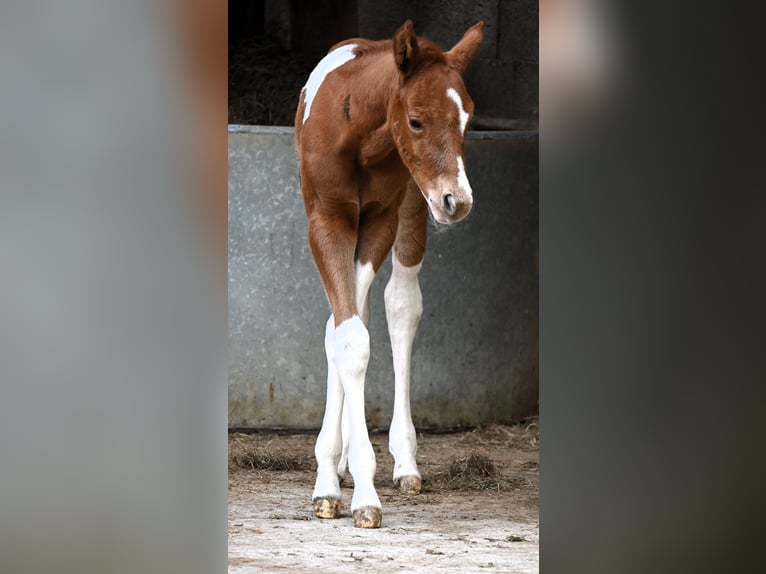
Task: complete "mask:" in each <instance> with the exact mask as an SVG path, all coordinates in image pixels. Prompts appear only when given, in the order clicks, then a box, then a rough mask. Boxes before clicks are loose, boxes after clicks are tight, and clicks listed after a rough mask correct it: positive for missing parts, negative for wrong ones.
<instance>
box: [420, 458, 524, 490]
mask: <svg viewBox="0 0 766 574" xmlns="http://www.w3.org/2000/svg"><path fill="white" fill-rule="evenodd" d="M502 470H503V468H502V465H500V464H497V463H495V462H494V461H493V460H492V459H490V458H489V457H488V456H487V455H485V454H483V453H481V452H472V453H471V454H469V455H468V456H464V457H459V458H456V459H454V460H453V461H452V463H451V464H450V465H449V468H448V469H447V470H443V471H441V472H436V473H434V474H433V475H431V476H430V477H428V478H426V480H425V482H424V485H423V488H424V490H425V491H430V492H434V491H438V490H498V491H500V490H518V489H519V488H521V487H522V486H524V485H525V484H526V481H525V479H524V478H522V477H518V476H506V475H505V474H504V473H503V471H502Z"/></svg>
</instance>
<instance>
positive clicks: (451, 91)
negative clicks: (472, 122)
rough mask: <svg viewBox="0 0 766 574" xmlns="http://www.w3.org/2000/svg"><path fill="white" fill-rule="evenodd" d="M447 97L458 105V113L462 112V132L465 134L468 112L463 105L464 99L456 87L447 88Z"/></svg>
mask: <svg viewBox="0 0 766 574" xmlns="http://www.w3.org/2000/svg"><path fill="white" fill-rule="evenodd" d="M447 97H448V98H449V99H450V100H452V101H453V102H455V105H456V106H457V111H458V114H460V133H462V134H464V133H465V128H466V127H467V126H468V112H466V111H465V108H464V107H463V100H462V98H461V97H460V94H458V93H457V90H455V88H447Z"/></svg>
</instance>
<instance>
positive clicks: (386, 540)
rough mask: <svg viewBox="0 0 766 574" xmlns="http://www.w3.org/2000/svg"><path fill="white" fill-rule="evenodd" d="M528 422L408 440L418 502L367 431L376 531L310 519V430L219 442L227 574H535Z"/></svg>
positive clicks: (347, 488)
mask: <svg viewBox="0 0 766 574" xmlns="http://www.w3.org/2000/svg"><path fill="white" fill-rule="evenodd" d="M538 437H539V435H538V427H537V420H536V419H530V420H527V421H525V422H523V423H521V424H518V425H513V426H500V425H491V426H488V427H484V428H479V429H475V430H472V431H465V432H456V433H449V434H433V433H423V434H420V433H419V435H418V445H419V446H418V456H417V460H418V465H419V468H420V471H421V474H422V475H423V492H422V493H421V494H420V495H402V494H399V493H398V491H397V490H396V489H395V488H394V487H393V484H392V480H391V473H392V464H393V459H392V457H391V456H390V455H389V454H388V447H387V445H388V438H387V435H386V434H384V433H373V434H372V435H371V437H370V438H371V440H372V444H373V447H374V448H375V452H376V455H377V460H378V469H377V473H376V477H375V485H376V488H377V490H378V495H379V496H380V499H381V502H382V503H383V526H382V527H381V528H380V529H375V530H364V529H359V528H354V527H353V523H352V519H351V516H350V514H351V513H350V510H349V508H348V504H349V502H350V500H351V493H352V487H353V481H352V479H351V476H350V475H348V474H347V475H346V478H345V480H344V483H343V497H344V498H343V502H344V505H345V506H344V511H343V515H342V517H341V518H340V519H337V520H321V519H318V518H315V517H314V515H313V513H312V509H311V492H312V488H313V485H314V477H315V475H314V470H315V468H316V464H315V462H314V459H313V447H314V441H315V439H316V434H285V433H266V432H259V433H254V434H241V433H230V435H229V572H230V573H232V574H237V573H245V572H299V573H304V572H322V573H323V574H324V573H326V572H340V573H342V572H360V571H362V572H418V573H422V572H538V571H539V560H538V558H539V548H538V543H539V525H538Z"/></svg>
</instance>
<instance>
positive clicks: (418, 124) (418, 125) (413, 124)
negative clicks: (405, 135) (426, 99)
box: [410, 118, 423, 131]
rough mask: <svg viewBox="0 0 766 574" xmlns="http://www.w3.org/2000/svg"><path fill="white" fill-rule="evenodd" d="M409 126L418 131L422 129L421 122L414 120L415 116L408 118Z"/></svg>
mask: <svg viewBox="0 0 766 574" xmlns="http://www.w3.org/2000/svg"><path fill="white" fill-rule="evenodd" d="M410 127H411V128H412V129H413V130H416V131H420V130H422V129H423V124H422V122H421V121H420V120H416V119H415V118H410Z"/></svg>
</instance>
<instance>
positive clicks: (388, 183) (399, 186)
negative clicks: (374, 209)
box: [359, 156, 410, 208]
mask: <svg viewBox="0 0 766 574" xmlns="http://www.w3.org/2000/svg"><path fill="white" fill-rule="evenodd" d="M409 179H410V172H409V171H408V170H407V168H406V167H405V166H404V164H402V162H401V161H400V160H399V158H398V156H396V157H392V158H391V161H390V162H386V164H385V165H381V166H376V167H375V168H367V169H362V170H361V172H360V177H359V202H360V205H361V207H362V208H365V207H367V206H369V205H370V204H373V203H375V204H379V205H380V207H388V206H389V205H392V204H396V205H398V204H399V203H401V200H402V198H403V197H404V192H405V190H406V187H407V181H408V180H409Z"/></svg>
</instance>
